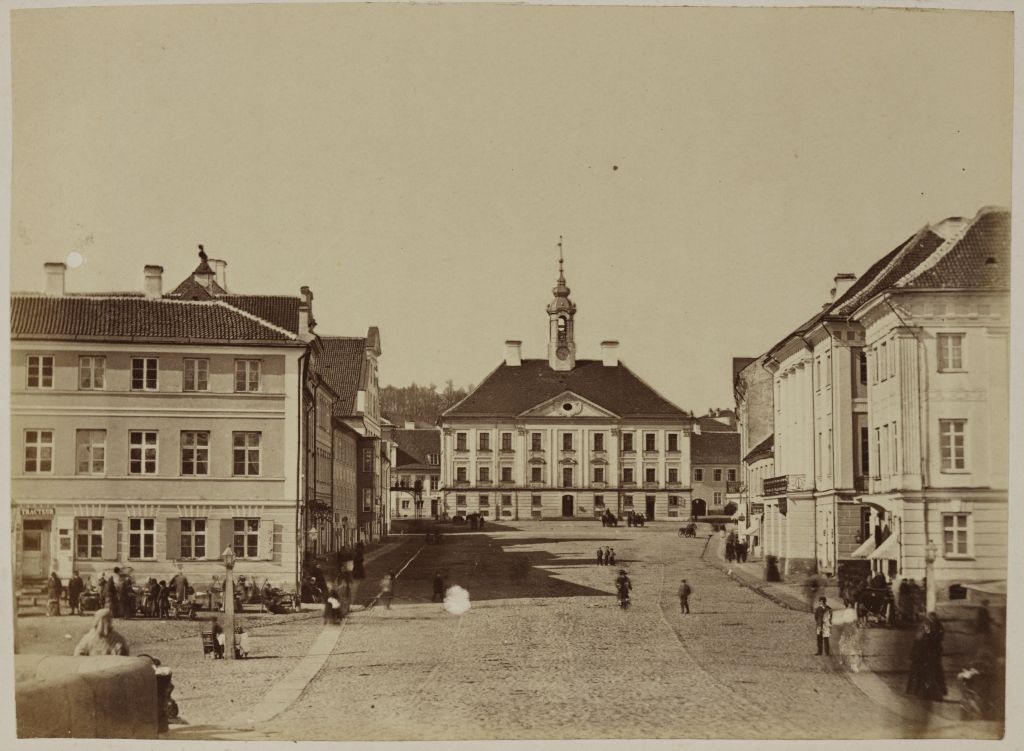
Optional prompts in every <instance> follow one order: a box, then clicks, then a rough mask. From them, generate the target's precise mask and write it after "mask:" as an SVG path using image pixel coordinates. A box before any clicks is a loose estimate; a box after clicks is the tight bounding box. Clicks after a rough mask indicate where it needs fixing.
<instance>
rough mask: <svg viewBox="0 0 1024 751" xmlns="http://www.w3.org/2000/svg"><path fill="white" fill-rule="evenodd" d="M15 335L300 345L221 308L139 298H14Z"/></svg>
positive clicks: (213, 304) (215, 304)
mask: <svg viewBox="0 0 1024 751" xmlns="http://www.w3.org/2000/svg"><path fill="white" fill-rule="evenodd" d="M11 335H12V336H13V337H76V338H83V339H93V340H95V339H127V340H132V341H147V340H162V339H196V340H214V341H230V342H251V341H255V342H290V341H296V339H295V337H293V336H290V335H289V334H287V333H286V332H284V331H282V330H280V329H279V328H277V327H275V326H272V325H270V324H268V323H265V322H263V321H260V320H257V319H255V318H253V316H252V315H247V314H245V313H243V312H241V311H239V310H236V309H234V308H232V307H231V306H229V305H225V304H224V303H221V302H215V301H209V302H196V301H191V300H171V299H166V298H165V299H156V300H154V299H149V298H139V297H84V296H75V297H69V296H64V297H38V296H24V295H15V296H12V297H11Z"/></svg>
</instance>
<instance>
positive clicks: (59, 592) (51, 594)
mask: <svg viewBox="0 0 1024 751" xmlns="http://www.w3.org/2000/svg"><path fill="white" fill-rule="evenodd" d="M46 593H47V598H46V600H47V602H46V614H47V615H60V598H61V597H62V596H63V594H64V585H63V584H62V583H61V581H60V577H59V576H57V572H56V571H51V572H50V578H49V579H47V581H46Z"/></svg>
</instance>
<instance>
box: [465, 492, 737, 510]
mask: <svg viewBox="0 0 1024 751" xmlns="http://www.w3.org/2000/svg"><path fill="white" fill-rule="evenodd" d="M645 500H646V501H652V502H653V501H654V500H655V496H653V495H649V496H645ZM679 500H680V499H679V496H677V495H670V496H669V497H668V505H669V508H676V507H678V506H679V505H680V503H679ZM477 503H478V505H480V506H482V507H484V508H486V507H488V506H490V505H491V500H490V496H487V495H481V496H479V497H478V498H477ZM716 503H717V501H716ZM466 505H467V502H466V496H464V495H457V496H455V508H456V509H461V508H466ZM530 505H531V506H534V507H539V506H542V505H544V504H543V502H542V496H539V495H532V496H530ZM622 505H623V507H625V508H632V507H633V496H631V495H624V496H622ZM501 506H502V507H503V508H506V507H510V506H512V496H511V495H502V496H501ZM594 508H595V509H603V508H605V503H604V496H603V495H595V496H594Z"/></svg>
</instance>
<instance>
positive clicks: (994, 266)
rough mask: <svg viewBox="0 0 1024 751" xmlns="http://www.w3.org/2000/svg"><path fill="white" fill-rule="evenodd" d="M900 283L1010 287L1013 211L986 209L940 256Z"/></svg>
mask: <svg viewBox="0 0 1024 751" xmlns="http://www.w3.org/2000/svg"><path fill="white" fill-rule="evenodd" d="M933 261H934V262H933ZM897 286H899V287H909V288H927V289H937V288H959V289H963V288H972V289H978V288H982V289H1009V287H1010V212H1009V211H1005V210H1000V209H989V210H983V211H982V212H981V213H980V214H979V216H978V217H977V218H976V219H975V221H974V222H973V223H972V224H971V226H970V227H969V228H968V229H967V231H966V232H965V233H964V234H963V236H962V237H961V238H960V239H959V240H958V241H957V242H956V243H954V244H953V245H952V246H951V247H950V248H949V249H948V250H946V252H945V253H943V254H942V255H941V257H940V258H938V259H934V258H932V259H929V262H928V263H925V264H921V266H920V267H919V268H918V269H915V270H914V271H912V272H911V273H910V275H909V277H908V278H905V279H902V280H900V282H899V283H898V284H897Z"/></svg>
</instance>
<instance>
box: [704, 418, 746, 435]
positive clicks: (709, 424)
mask: <svg viewBox="0 0 1024 751" xmlns="http://www.w3.org/2000/svg"><path fill="white" fill-rule="evenodd" d="M697 424H698V425H700V430H701V432H702V433H734V432H736V428H730V427H729V426H728V425H726V424H725V423H723V422H719V421H718V420H716V419H715V418H714V417H708V416H707V415H704V416H703V417H698V418H697Z"/></svg>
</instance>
